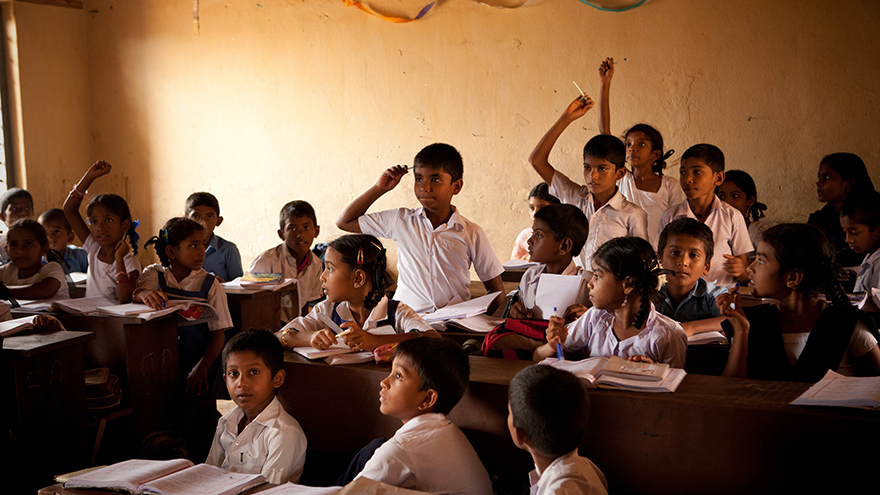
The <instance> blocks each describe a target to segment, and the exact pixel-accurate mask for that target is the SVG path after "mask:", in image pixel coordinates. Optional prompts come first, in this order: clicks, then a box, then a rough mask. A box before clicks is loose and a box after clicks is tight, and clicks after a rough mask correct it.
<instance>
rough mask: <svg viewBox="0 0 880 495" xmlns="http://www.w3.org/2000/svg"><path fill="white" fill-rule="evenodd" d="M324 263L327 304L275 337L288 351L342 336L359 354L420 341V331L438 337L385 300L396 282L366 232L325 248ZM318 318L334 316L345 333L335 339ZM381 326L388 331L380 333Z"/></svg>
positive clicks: (320, 345) (323, 346) (399, 304)
mask: <svg viewBox="0 0 880 495" xmlns="http://www.w3.org/2000/svg"><path fill="white" fill-rule="evenodd" d="M324 264H325V268H324V272H323V273H322V274H321V283H322V286H323V289H324V293H325V294H326V295H327V300H325V301H321V302H320V303H318V305H317V306H315V308H314V309H313V310H312V311H311V312H310V313H309V314H307V315H306V316H300V317H299V318H296V319H294V320H293V321H291V322H290V323H288V324H287V325H285V327H284V328H283V329H281V331H279V332H278V333H277V335H278V338H279V339H280V340H281V344H282V345H284V347H304V346H309V345H311V346H312V347H314V348H315V349H326V348H328V347H330V346H331V345H333V344H335V343H336V341H337V337H338V338H341V339H343V342H345V344H347V345H348V346H349V347H351V348H352V349H354V350H356V351H361V350H366V351H372V350H373V349H375V348H376V347H379V346H381V345H384V344H392V343H395V342H401V341H403V340H406V339H411V338H413V337H418V336H419V335H421V332H428V335H430V336H432V337H439V336H440V335H439V334H438V333H437V332H436V331H434V329H433V328H431V326H430V325H428V324H427V323H425V320H423V319H422V318H421V317H420V316H419V315H417V314H416V313H415V311H413V310H412V309H411V308H410V307H409V306H407V305H406V304H404V303H402V302H399V301H395V300H393V299H388V298H387V297H385V290H386V289H388V287H390V286H391V285H392V284H393V283H394V280H393V279H392V278H391V275H390V274H389V273H388V270H387V268H386V265H387V261H386V259H385V248H383V247H382V244H381V243H380V242H379V239H376V238H375V237H373V236H371V235H367V234H351V235H344V236H342V237H340V238H338V239H336V240H333V241H331V242H330V244H329V245H328V246H327V253H326V254H325V256H324ZM318 315H324V316H326V317H328V318H330V319H331V320H333V322H334V323H336V324H337V325H339V326H340V327H342V328H344V329H345V331H344V332H343V333H341V334H339V335H338V336H337V335H335V334H334V333H333V332H332V331H330V330H329V329H327V328H326V325H325V324H324V323H323V322H321V320H320V319H319V318H318ZM383 327H385V329H387V330H388V332H385V333H382V334H378V333H377V331H379V329H381V328H383ZM389 327H390V328H389Z"/></svg>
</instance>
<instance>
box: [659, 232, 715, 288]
mask: <svg viewBox="0 0 880 495" xmlns="http://www.w3.org/2000/svg"><path fill="white" fill-rule="evenodd" d="M709 262H710V260H708V259H706V247H705V246H704V245H703V241H701V240H700V239H697V238H696V237H690V236H684V235H673V236H669V238H667V239H666V246H665V247H664V248H663V260H662V263H663V268H665V269H667V270H672V271H674V272H675V275H667V277H666V283H667V285H670V286H672V287H678V288H685V289H687V290H691V289H693V288H694V285H696V283H697V280H699V279H700V277H702V276H703V275H706V274H707V273H709Z"/></svg>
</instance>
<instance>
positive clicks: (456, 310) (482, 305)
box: [421, 292, 501, 323]
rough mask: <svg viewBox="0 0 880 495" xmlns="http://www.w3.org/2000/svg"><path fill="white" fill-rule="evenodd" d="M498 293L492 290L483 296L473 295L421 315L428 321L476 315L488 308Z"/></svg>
mask: <svg viewBox="0 0 880 495" xmlns="http://www.w3.org/2000/svg"><path fill="white" fill-rule="evenodd" d="M498 294H501V293H500V292H493V293H491V294H486V295H485V296H481V297H475V298H473V299H469V300H467V301H462V302H460V303H458V304H453V305H451V306H446V307H445V308H440V309H438V310H437V311H434V312H433V313H425V314H422V315H421V316H422V318H423V319H424V320H425V321H426V322H428V323H432V322H436V321H445V320H450V319H452V318H468V317H471V316H477V315H479V314H483V313H485V312H486V311H487V310H488V309H489V305H490V304H492V301H494V300H495V298H496V297H498Z"/></svg>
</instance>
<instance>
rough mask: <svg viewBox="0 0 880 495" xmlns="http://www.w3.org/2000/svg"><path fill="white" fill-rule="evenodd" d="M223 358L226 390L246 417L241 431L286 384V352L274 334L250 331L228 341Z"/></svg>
mask: <svg viewBox="0 0 880 495" xmlns="http://www.w3.org/2000/svg"><path fill="white" fill-rule="evenodd" d="M222 358H223V377H224V379H225V380H226V390H228V391H229V396H230V397H232V400H233V401H234V402H235V405H237V406H238V407H240V408H241V410H242V411H243V412H244V413H245V415H244V418H247V422H245V423H244V424H242V425H239V431H241V430H242V429H243V428H244V426H245V425H246V424H247V423H250V422H251V421H253V420H254V418H256V417H257V416H258V415H259V414H260V413H261V412H263V409H265V408H266V406H268V405H269V404H270V403H271V402H272V400H273V399H274V398H275V391H276V390H277V389H278V388H279V387H281V385H282V384H284V378H285V372H284V369H283V367H284V349H283V348H282V347H281V342H280V341H279V340H278V339H277V338H275V335H274V334H272V332H269V331H267V330H255V329H250V330H245V331H242V332H240V333H238V334H236V335H235V336H234V337H232V338H231V339H229V342H227V343H226V346H225V347H224V348H223V355H222ZM243 421H244V420H243Z"/></svg>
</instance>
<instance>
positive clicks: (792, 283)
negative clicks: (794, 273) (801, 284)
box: [785, 280, 794, 289]
mask: <svg viewBox="0 0 880 495" xmlns="http://www.w3.org/2000/svg"><path fill="white" fill-rule="evenodd" d="M785 285H786V287H788V288H789V289H792V288H794V282H792V281H791V280H789V281H788V283H786V284H785Z"/></svg>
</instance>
